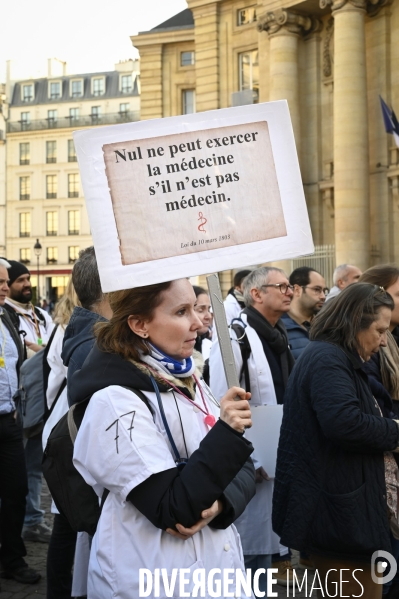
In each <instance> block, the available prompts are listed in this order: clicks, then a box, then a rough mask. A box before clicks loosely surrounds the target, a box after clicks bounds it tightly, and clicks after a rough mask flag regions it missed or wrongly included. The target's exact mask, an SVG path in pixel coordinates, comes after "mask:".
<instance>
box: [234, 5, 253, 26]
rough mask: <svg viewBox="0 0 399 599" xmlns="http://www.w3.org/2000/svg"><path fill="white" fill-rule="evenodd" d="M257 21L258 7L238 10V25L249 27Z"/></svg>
mask: <svg viewBox="0 0 399 599" xmlns="http://www.w3.org/2000/svg"><path fill="white" fill-rule="evenodd" d="M255 21H256V7H255V6H250V7H249V8H241V9H240V10H237V25H239V26H240V25H247V24H248V23H254V22H255Z"/></svg>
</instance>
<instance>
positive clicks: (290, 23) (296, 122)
mask: <svg viewBox="0 0 399 599" xmlns="http://www.w3.org/2000/svg"><path fill="white" fill-rule="evenodd" d="M311 29H312V19H311V18H310V17H304V16H302V15H298V14H296V13H293V12H291V11H289V10H286V9H278V10H275V11H274V12H268V13H266V14H265V15H263V16H262V17H261V18H260V20H259V24H258V30H259V31H267V33H268V34H269V38H270V55H269V60H270V91H269V101H270V102H272V101H273V100H287V101H288V106H289V109H290V114H291V120H292V126H293V129H294V134H295V141H296V145H297V150H298V154H300V151H299V147H300V117H299V112H300V111H299V76H298V41H299V37H300V35H301V34H302V33H303V32H308V31H310V30H311Z"/></svg>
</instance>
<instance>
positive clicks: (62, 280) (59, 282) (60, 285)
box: [49, 277, 69, 299]
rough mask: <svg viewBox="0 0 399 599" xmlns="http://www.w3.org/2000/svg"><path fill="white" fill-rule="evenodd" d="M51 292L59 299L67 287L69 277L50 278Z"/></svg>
mask: <svg viewBox="0 0 399 599" xmlns="http://www.w3.org/2000/svg"><path fill="white" fill-rule="evenodd" d="M49 278H50V277H49ZM50 281H51V292H52V294H54V296H55V297H56V298H57V299H59V298H60V297H62V296H63V295H64V293H65V290H66V287H67V285H68V281H69V277H51V278H50Z"/></svg>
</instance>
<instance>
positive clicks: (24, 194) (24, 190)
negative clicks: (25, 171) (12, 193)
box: [19, 177, 30, 200]
mask: <svg viewBox="0 0 399 599" xmlns="http://www.w3.org/2000/svg"><path fill="white" fill-rule="evenodd" d="M19 199H20V200H30V177H20V178H19Z"/></svg>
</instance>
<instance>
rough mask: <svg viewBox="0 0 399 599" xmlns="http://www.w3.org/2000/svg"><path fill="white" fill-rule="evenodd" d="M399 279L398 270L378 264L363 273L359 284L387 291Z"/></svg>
mask: <svg viewBox="0 0 399 599" xmlns="http://www.w3.org/2000/svg"><path fill="white" fill-rule="evenodd" d="M398 279H399V268H398V267H397V266H392V265H391V264H378V265H377V266H372V267H371V268H368V269H367V270H365V271H364V273H363V274H362V275H361V276H360V279H359V283H370V284H371V285H378V286H379V287H384V289H388V287H391V285H394V284H395V283H396V281H397V280H398Z"/></svg>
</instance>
